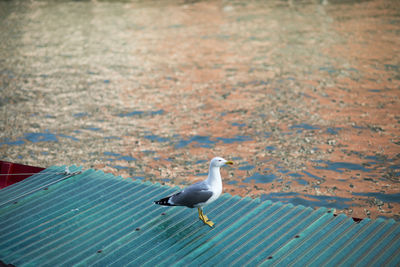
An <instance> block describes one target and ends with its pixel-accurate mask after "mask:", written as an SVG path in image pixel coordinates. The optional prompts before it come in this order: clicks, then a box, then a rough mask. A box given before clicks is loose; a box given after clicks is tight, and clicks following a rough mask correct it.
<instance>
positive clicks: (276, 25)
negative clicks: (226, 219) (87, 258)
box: [0, 0, 400, 220]
mask: <svg viewBox="0 0 400 267" xmlns="http://www.w3.org/2000/svg"><path fill="white" fill-rule="evenodd" d="M0 27H1V32H2V34H1V37H0V38H1V43H0V88H1V96H0V114H1V116H0V159H1V160H7V161H12V162H18V163H23V164H30V165H36V166H42V167H47V166H51V165H80V166H83V167H84V168H96V169H100V170H103V171H105V172H111V173H114V174H116V175H121V176H123V177H126V178H132V179H143V180H149V181H153V182H160V183H163V184H164V183H165V184H169V185H180V186H184V185H187V184H190V183H192V182H194V181H197V180H200V179H204V178H205V177H206V175H207V168H208V161H209V160H210V159H211V158H212V157H213V156H216V155H218V156H223V157H225V158H227V159H231V160H234V161H235V162H236V165H235V166H234V167H232V168H225V169H223V170H222V174H223V180H224V191H225V192H228V193H231V194H238V195H241V196H252V197H260V198H261V199H263V200H265V199H272V200H279V201H283V202H288V203H293V204H302V205H306V206H313V207H319V206H326V207H332V208H336V209H337V212H338V213H340V212H344V213H346V214H348V215H350V216H353V217H358V218H364V217H372V218H376V217H386V218H394V219H396V220H398V219H400V191H399V177H400V153H399V152H400V135H399V133H400V131H399V123H400V101H399V96H400V91H399V89H400V65H399V58H400V56H399V55H400V35H399V31H400V5H399V3H398V1H396V0H373V1H339V0H335V1H331V0H324V1H321V2H320V1H308V0H306V1H301V2H297V1H287V2H285V1H268V2H267V3H264V2H263V1H204V2H203V1H151V2H145V3H143V2H141V1H94V2H89V1H1V2H0Z"/></svg>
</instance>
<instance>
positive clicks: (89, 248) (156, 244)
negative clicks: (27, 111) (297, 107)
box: [0, 167, 400, 266]
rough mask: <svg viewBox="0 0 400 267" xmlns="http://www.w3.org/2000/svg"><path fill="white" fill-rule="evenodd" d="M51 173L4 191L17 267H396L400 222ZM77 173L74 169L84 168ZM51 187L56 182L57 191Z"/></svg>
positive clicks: (2, 214) (5, 253) (0, 242)
mask: <svg viewBox="0 0 400 267" xmlns="http://www.w3.org/2000/svg"><path fill="white" fill-rule="evenodd" d="M64 168H65V167H51V168H48V169H46V170H44V171H43V172H41V173H39V174H37V175H34V176H32V177H30V178H28V179H26V180H24V181H22V182H20V183H17V184H14V185H12V186H9V187H7V188H5V189H2V190H1V191H0V259H1V260H2V261H3V262H5V263H10V264H14V265H17V266H53V265H62V266H71V265H81V266H88V265H90V266H110V265H111V266H121V265H131V266H138V265H143V266H154V265H159V266H170V265H174V266H185V265H189V264H191V265H195V266H196V265H206V264H207V265H219V266H223V265H225V266H228V265H229V266H245V265H247V266H254V265H263V266H287V265H295V266H304V265H310V266H321V265H322V266H338V265H342V266H352V265H361V266H368V265H369V266H378V265H389V266H396V265H398V264H400V223H398V222H396V221H394V220H383V219H378V220H370V219H365V220H363V221H361V222H360V223H355V222H354V221H353V220H352V219H351V218H349V217H346V216H344V215H338V216H335V215H334V214H333V213H332V211H331V210H328V209H325V208H320V209H317V210H314V209H312V208H307V207H303V206H293V205H291V204H285V205H284V204H283V203H280V202H275V203H272V202H270V201H265V202H261V201H260V200H259V199H251V198H240V197H238V196H231V195H229V194H223V195H222V196H221V197H220V198H219V199H218V200H217V201H215V202H214V203H212V204H211V205H209V206H207V207H206V208H205V213H206V214H207V215H208V216H209V217H210V218H211V219H212V220H213V221H214V222H215V223H216V226H215V227H214V228H213V229H211V228H209V227H208V226H206V225H203V223H202V222H200V221H199V220H198V219H197V210H195V209H187V208H182V207H169V208H166V207H162V206H157V205H154V204H153V200H156V199H159V198H161V197H163V196H166V195H168V194H171V193H172V192H175V191H177V190H178V188H170V187H166V186H161V185H159V184H151V183H149V182H144V183H143V182H141V181H132V180H130V179H123V178H121V177H115V176H113V175H111V174H105V173H103V172H101V171H95V170H87V171H84V172H83V173H81V174H78V175H75V176H73V177H70V178H68V179H65V180H62V181H58V180H60V179H62V178H63V177H64V174H62V172H63V171H64ZM70 170H71V171H72V172H73V171H77V170H79V169H78V168H77V167H71V168H70ZM53 182H56V183H54V184H51V185H50V186H46V185H47V184H49V183H53Z"/></svg>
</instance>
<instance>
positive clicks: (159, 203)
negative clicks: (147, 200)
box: [154, 197, 173, 206]
mask: <svg viewBox="0 0 400 267" xmlns="http://www.w3.org/2000/svg"><path fill="white" fill-rule="evenodd" d="M169 199H170V197H165V198H163V199H160V200H156V201H154V203H155V204H157V205H162V206H173V205H171V204H170V203H169V202H168V200H169Z"/></svg>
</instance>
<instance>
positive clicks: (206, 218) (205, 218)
mask: <svg viewBox="0 0 400 267" xmlns="http://www.w3.org/2000/svg"><path fill="white" fill-rule="evenodd" d="M197 210H198V211H199V219H200V220H201V221H203V223H205V224H207V225H208V226H210V227H213V226H214V223H213V222H212V221H211V220H210V219H208V217H207V215H205V214H204V213H203V210H202V209H201V208H197Z"/></svg>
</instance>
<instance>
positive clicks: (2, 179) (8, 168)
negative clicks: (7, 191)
mask: <svg viewBox="0 0 400 267" xmlns="http://www.w3.org/2000/svg"><path fill="white" fill-rule="evenodd" d="M42 170H44V168H41V167H35V166H29V165H23V164H18V163H12V162H8V161H1V160H0V174H1V175H0V189H1V188H4V187H7V186H9V185H12V184H15V183H18V182H20V181H22V180H24V179H26V178H28V177H29V176H32V173H38V172H40V171H42ZM18 173H28V174H24V175H9V174H18Z"/></svg>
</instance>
